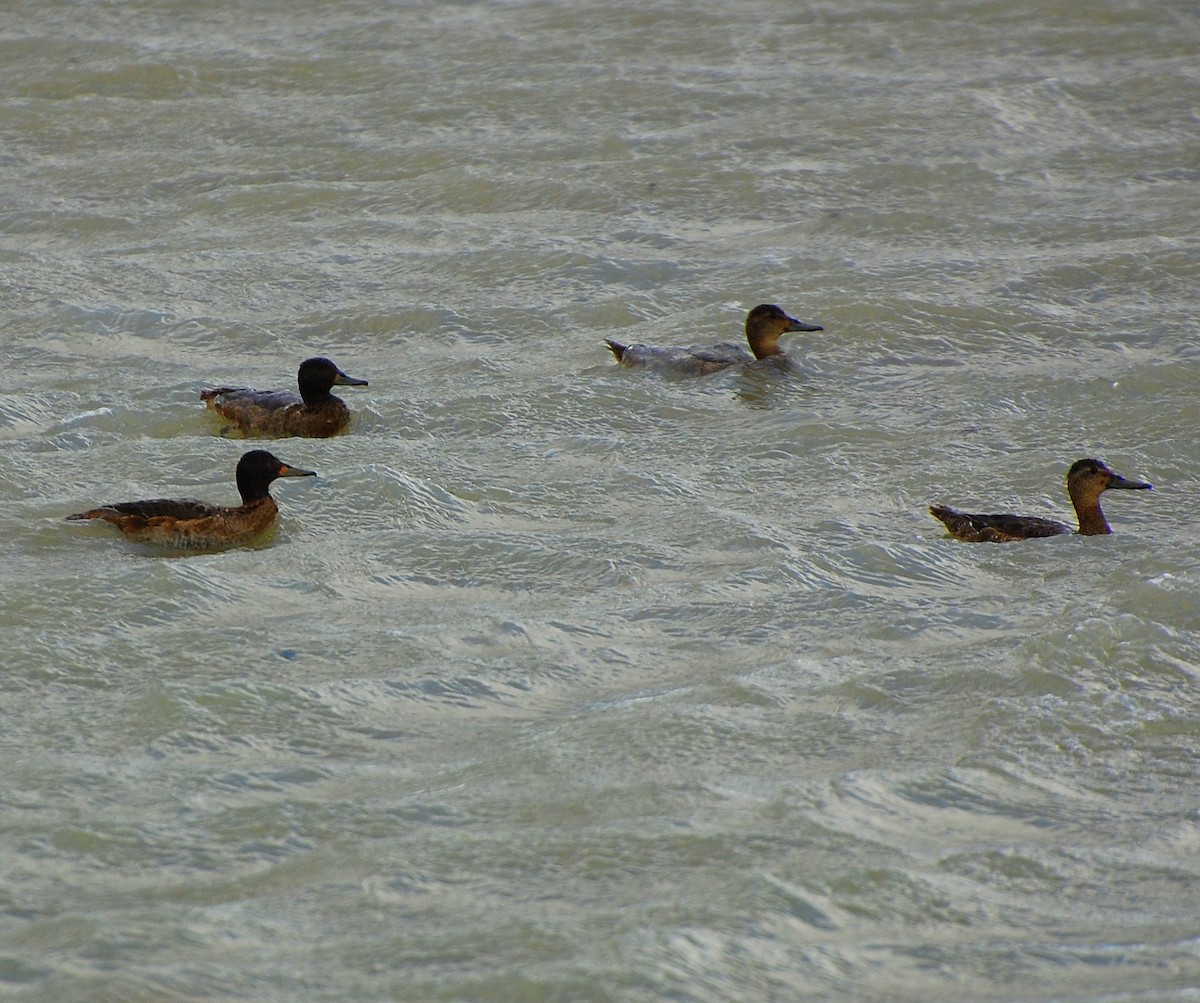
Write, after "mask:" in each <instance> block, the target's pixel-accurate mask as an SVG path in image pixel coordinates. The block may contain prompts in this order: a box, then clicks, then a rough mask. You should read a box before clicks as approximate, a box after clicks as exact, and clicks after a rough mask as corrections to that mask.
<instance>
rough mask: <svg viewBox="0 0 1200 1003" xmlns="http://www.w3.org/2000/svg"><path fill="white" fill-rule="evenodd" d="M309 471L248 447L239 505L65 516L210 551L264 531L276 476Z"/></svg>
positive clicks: (163, 504)
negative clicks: (98, 521)
mask: <svg viewBox="0 0 1200 1003" xmlns="http://www.w3.org/2000/svg"><path fill="white" fill-rule="evenodd" d="M315 476H316V472H315V471H313V470H303V469H301V468H300V467H289V466H288V465H287V464H286V463H284V462H283V461H282V460H280V459H279V458H278V457H276V456H274V455H272V454H271V453H268V452H267V451H266V450H265V449H252V450H251V451H250V452H248V453H246V454H245V455H244V456H243V457H242V458H241V459H240V460H238V465H237V486H238V492H239V493H240V494H241V496H242V504H241V505H236V506H233V505H231V506H224V505H210V504H209V503H208V502H202V501H196V500H195V499H194V498H180V499H174V498H153V499H150V500H149V501H132V502H118V503H116V504H115V505H101V506H100V507H99V508H93V509H89V510H88V511H86V512H79V513H77V514H75V515H69V516H67V518H68V519H103V520H104V521H105V522H111V523H112V524H113V525H114V526H116V527H117V529H119V530H120V531H121V532H122V533H124V534H125V535H126V536H127V537H129V539H131V540H135V541H137V542H138V543H151V544H155V545H156V546H160V547H174V548H177V549H180V550H213V549H219V548H223V547H234V546H237V545H238V544H242V543H246V542H248V541H250V540H252V539H254V537H256V536H258V535H259V534H260V533H262V532H263V531H264V530H266V529H267V528H268V527H269V526H270V525H271V523H273V522H274V521H275V516H276V514H277V513H278V512H279V508H278V506H277V505H276V504H275V499H274V498H272V497H271V495H270V492H269V491H268V488H269V487H270V485H271V482H272V481H273V480H275V479H276V478H277V477H315Z"/></svg>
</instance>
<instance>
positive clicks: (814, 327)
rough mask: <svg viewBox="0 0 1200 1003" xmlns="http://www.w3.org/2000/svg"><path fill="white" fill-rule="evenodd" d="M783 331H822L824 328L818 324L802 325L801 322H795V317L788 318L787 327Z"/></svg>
mask: <svg viewBox="0 0 1200 1003" xmlns="http://www.w3.org/2000/svg"><path fill="white" fill-rule="evenodd" d="M784 330H785V331H824V330H825V328H823V327H821V325H820V324H805V323H802V322H801V321H798V320H796V318H795V317H789V318H788V326H787V327H786V328H784Z"/></svg>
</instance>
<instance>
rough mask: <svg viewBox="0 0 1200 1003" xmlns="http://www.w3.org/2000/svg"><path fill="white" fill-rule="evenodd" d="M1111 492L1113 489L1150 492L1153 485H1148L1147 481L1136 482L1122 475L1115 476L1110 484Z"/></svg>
mask: <svg viewBox="0 0 1200 1003" xmlns="http://www.w3.org/2000/svg"><path fill="white" fill-rule="evenodd" d="M1108 487H1109V490H1112V489H1113V488H1129V489H1130V490H1131V491H1149V490H1150V489H1151V488H1152V487H1154V485H1153V484H1147V483H1146V482H1145V481H1134V480H1130V479H1129V478H1128V477H1122V476H1121V475H1120V474H1113V479H1112V480H1111V481H1109V482H1108Z"/></svg>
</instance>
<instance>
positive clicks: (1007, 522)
mask: <svg viewBox="0 0 1200 1003" xmlns="http://www.w3.org/2000/svg"><path fill="white" fill-rule="evenodd" d="M1110 488H1128V489H1131V490H1145V491H1149V490H1150V488H1151V485H1149V484H1147V483H1146V482H1145V481H1134V480H1130V479H1128V478H1126V477H1122V476H1121V475H1120V474H1117V473H1114V472H1113V471H1112V470H1110V469H1109V468H1108V466H1107V465H1105V463H1104V462H1103V461H1102V460H1094V459H1085V460H1077V461H1076V462H1075V463H1073V464H1072V465H1071V469H1070V470H1068V471H1067V493H1068V494H1069V495H1070V496H1071V503H1072V504H1073V505H1074V506H1075V514H1076V516H1077V517H1078V519H1079V528H1078V529H1077V530H1074V529H1072V528H1071V527H1070V526H1068V525H1067V524H1066V523H1062V522H1058V521H1056V520H1054V519H1042V518H1039V517H1038V516H1033V515H978V514H974V513H970V512H958V511H956V510H954V509H952V508H948V507H947V506H945V505H933V506H931V507H930V509H929V513H930V515H932V516H933V517H934V518H935V519H939V520H941V521H942V522H944V523H945V524H946V529H948V530H949V531H950V535H951V536H953V537H955V538H956V539H959V540H965V541H966V542H968V543H1009V542H1011V541H1013V540H1032V539H1036V538H1037V537H1042V536H1061V535H1062V534H1063V533H1079V534H1080V535H1081V536H1102V535H1104V534H1106V533H1111V532H1112V529H1111V528H1110V527H1109V525H1108V520H1106V519H1105V518H1104V512H1103V511H1101V509H1100V496H1101V495H1102V494H1103V493H1104V492H1105V491H1107V490H1109V489H1110Z"/></svg>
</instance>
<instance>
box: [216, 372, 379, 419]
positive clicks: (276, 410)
mask: <svg viewBox="0 0 1200 1003" xmlns="http://www.w3.org/2000/svg"><path fill="white" fill-rule="evenodd" d="M297 380H298V382H299V384H300V394H299V396H297V395H296V394H294V393H292V392H291V391H290V390H251V389H249V388H247V387H218V388H217V389H215V390H202V391H201V392H200V399H201V400H202V401H204V402H205V403H206V404H208V406H209V407H210V408H212V410H214V411H216V412H217V414H219V415H221V417H223V418H225V419H227V420H228V421H230V422H232V424H233V427H235V428H237V429H238V430H239V431H240V432H242V433H244V434H246V435H265V436H287V435H298V436H303V437H305V438H309V439H325V438H328V437H329V436H331V435H337V434H338V432H341V431H342V430H343V429H345V427H346V426H347V425H348V424H350V409H349V408H348V407H347V406H346V402H345V401H343V400H342V399H341V398H340V397H335V396H333V394H331V393H330V392H329V391H330V390H331V389H332V388H333V386H334V385H338V386H346V387H365V386H367V385H368V384H367V381H366V380H356V379H354V377H352V376H347V375H346V374H345V373H343V372H342V371H341V370H340V369H338V367H337V366H335V365H334V364H333V363H332V362H331V361H330V360H329V359H326V358H315V359H305V360H304V361H303V362H301V363H300V371H299V372H298V373H297Z"/></svg>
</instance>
